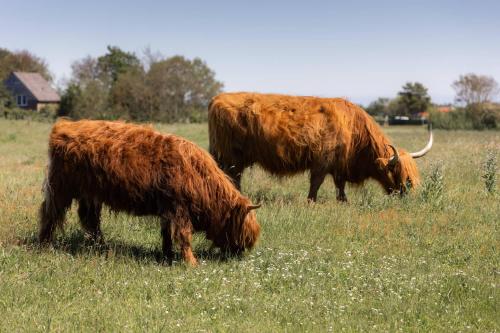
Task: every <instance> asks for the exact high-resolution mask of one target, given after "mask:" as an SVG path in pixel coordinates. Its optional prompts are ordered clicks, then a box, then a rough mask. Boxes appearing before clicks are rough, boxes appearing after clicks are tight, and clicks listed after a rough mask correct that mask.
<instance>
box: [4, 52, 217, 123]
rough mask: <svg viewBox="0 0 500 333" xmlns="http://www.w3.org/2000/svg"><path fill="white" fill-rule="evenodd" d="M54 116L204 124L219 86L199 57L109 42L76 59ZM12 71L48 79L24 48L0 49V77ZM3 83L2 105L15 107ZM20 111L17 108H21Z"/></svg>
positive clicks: (41, 63) (39, 62)
mask: <svg viewBox="0 0 500 333" xmlns="http://www.w3.org/2000/svg"><path fill="white" fill-rule="evenodd" d="M71 69H72V72H71V77H70V79H69V81H68V82H66V84H65V85H64V86H65V88H64V89H62V90H61V91H60V95H61V105H60V109H59V111H58V114H57V115H56V116H69V117H71V118H74V119H81V118H92V119H126V120H133V121H139V122H140V121H156V122H202V121H206V119H207V107H208V103H209V102H210V99H211V98H212V97H213V96H215V95H217V94H218V93H219V92H221V90H222V87H223V84H222V83H221V82H219V81H218V80H216V79H215V73H214V71H213V70H212V69H210V68H209V67H208V66H207V64H206V63H205V62H204V61H203V60H201V59H200V58H194V59H192V60H190V59H186V58H185V57H183V56H173V57H168V58H167V57H164V56H162V55H160V54H153V53H152V52H151V51H150V50H146V51H145V52H144V54H143V56H142V57H141V58H139V57H138V56H137V55H136V54H135V53H132V52H126V51H124V50H122V49H120V48H119V47H115V46H108V48H107V52H106V53H105V54H103V55H101V56H99V57H95V58H94V57H90V56H88V57H85V58H83V59H81V60H78V61H75V62H74V63H73V64H72V66H71ZM12 71H28V72H39V73H41V74H42V75H43V76H44V77H45V78H46V79H47V80H49V81H52V76H51V75H50V72H49V71H48V68H47V64H46V63H45V61H43V60H42V59H40V58H38V57H37V56H35V55H33V54H31V53H29V52H28V51H20V52H10V51H9V50H5V49H0V81H2V82H3V81H4V80H5V79H6V78H7V76H8V75H9V74H10V72H12ZM11 98H12V96H10V94H9V93H8V92H7V91H6V89H5V87H3V85H2V90H0V99H1V100H3V101H2V103H1V105H7V106H11V107H13V106H14V105H15V103H13V101H12V100H11ZM19 112H21V111H20V110H19Z"/></svg>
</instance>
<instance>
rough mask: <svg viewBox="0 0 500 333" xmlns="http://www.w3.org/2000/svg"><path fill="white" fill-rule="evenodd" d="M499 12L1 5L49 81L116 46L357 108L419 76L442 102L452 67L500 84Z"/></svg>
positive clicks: (498, 8) (2, 36)
mask: <svg viewBox="0 0 500 333" xmlns="http://www.w3.org/2000/svg"><path fill="white" fill-rule="evenodd" d="M499 15H500V1H499V0H495V1H487V0H484V1H482V0H477V1H472V0H471V1H468V0H454V1H448V0H434V1H427V0H422V1H403V0H400V1H385V0H381V1H375V0H374V1H326V0H325V1H315V0H308V1H293V0H289V1H271V0H268V1H260V0H253V1H237V0H233V1H217V0H212V1H189V0H185V1H148V0H141V1H106V0H101V1H94V0H86V1H67V0H65V1H55V0H53V1H51V0H45V1H41V0H23V1H11V0H7V1H5V0H0V47H3V48H7V49H9V50H21V49H27V50H29V51H31V52H33V53H35V54H36V55H38V56H40V57H42V58H44V59H45V60H46V61H47V63H48V64H49V68H50V70H51V71H52V73H54V74H55V77H56V82H59V83H61V82H63V80H64V79H65V78H66V79H67V78H69V77H70V75H71V63H72V62H74V61H75V60H78V59H81V58H83V57H85V56H87V55H91V56H95V57H97V56H100V55H103V54H104V53H105V52H106V46H107V45H114V46H118V47H120V48H122V49H124V50H126V51H130V52H135V53H136V54H137V55H141V54H142V53H143V51H144V49H145V48H147V47H149V48H150V49H151V50H152V51H157V52H160V53H161V54H163V55H165V56H172V55H177V54H180V55H184V56H186V57H188V58H193V57H200V58H201V59H203V60H204V61H206V63H207V64H208V66H209V67H211V68H212V69H213V70H214V71H215V73H216V78H217V79H218V80H220V81H222V82H223V83H224V90H226V91H256V92H272V93H285V94H296V95H314V96H322V97H346V98H348V99H350V100H351V101H353V102H357V103H361V104H365V105H366V104H368V103H369V102H370V101H372V100H374V99H376V98H377V97H394V96H396V94H397V92H398V91H399V90H400V88H401V86H402V85H403V84H404V83H405V82H408V81H411V82H414V81H418V82H421V83H423V84H424V85H425V86H426V87H427V88H428V89H429V94H430V95H431V97H432V99H433V101H434V102H436V103H448V102H452V101H453V99H454V91H453V89H452V88H451V84H452V82H453V81H454V80H456V79H458V77H459V75H461V74H466V73H471V72H473V73H477V74H483V75H489V76H492V77H494V78H495V79H496V80H497V81H498V82H500V18H499V17H500V16H499Z"/></svg>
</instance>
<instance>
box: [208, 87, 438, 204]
mask: <svg viewBox="0 0 500 333" xmlns="http://www.w3.org/2000/svg"><path fill="white" fill-rule="evenodd" d="M208 119H209V123H208V124H209V135H210V153H211V154H212V155H213V156H214V158H215V159H216V161H217V162H218V163H219V166H220V167H221V168H222V169H223V170H224V171H225V172H226V173H227V174H228V175H229V176H230V177H231V178H233V180H234V182H235V184H236V186H237V187H238V188H240V181H241V174H242V173H243V170H244V169H245V168H247V167H249V166H251V165H253V164H254V163H257V164H259V165H260V166H262V167H263V168H264V169H265V170H267V171H269V172H271V173H272V174H274V175H278V176H287V175H293V174H296V173H300V172H304V171H306V170H310V172H311V184H310V189H309V195H308V199H309V200H312V201H316V197H317V193H318V189H319V187H320V186H321V184H322V183H323V180H324V179H325V177H326V175H328V174H330V175H332V176H333V180H334V182H335V185H336V187H337V200H339V201H346V200H347V198H346V195H345V192H344V187H345V184H346V182H351V183H354V184H361V183H363V182H364V181H365V180H366V179H369V178H372V179H375V180H376V181H378V182H379V183H380V184H381V185H382V187H383V188H384V189H385V190H386V192H387V193H392V192H394V191H399V192H400V193H404V192H405V191H406V190H407V188H409V187H414V186H417V185H418V184H419V174H418V170H417V165H416V163H415V161H414V159H415V158H418V157H421V156H424V155H425V154H426V153H427V152H428V151H429V150H430V148H431V146H432V131H431V132H430V139H429V143H428V144H427V146H426V147H425V148H424V149H422V150H421V151H419V152H417V153H408V152H406V151H405V150H403V149H400V150H397V149H396V148H395V147H394V146H393V145H391V142H390V140H389V139H388V138H387V137H386V136H385V135H384V133H382V131H381V129H380V127H379V126H378V125H377V124H376V123H375V121H374V120H373V119H372V118H371V117H370V116H369V115H368V114H367V113H366V112H365V111H364V110H362V109H361V108H360V107H358V106H356V105H355V104H353V103H350V102H348V101H346V100H344V99H341V98H317V97H300V96H286V95H266V94H256V93H224V94H220V95H218V96H216V97H215V98H213V99H212V102H211V103H210V106H209V113H208Z"/></svg>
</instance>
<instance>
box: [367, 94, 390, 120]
mask: <svg viewBox="0 0 500 333" xmlns="http://www.w3.org/2000/svg"><path fill="white" fill-rule="evenodd" d="M389 102H390V100H389V98H385V97H379V98H377V100H375V101H373V102H371V103H370V104H369V105H368V107H366V112H368V114H370V115H372V116H380V115H386V114H388V113H389V110H388V106H389Z"/></svg>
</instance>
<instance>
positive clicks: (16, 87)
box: [5, 72, 61, 111]
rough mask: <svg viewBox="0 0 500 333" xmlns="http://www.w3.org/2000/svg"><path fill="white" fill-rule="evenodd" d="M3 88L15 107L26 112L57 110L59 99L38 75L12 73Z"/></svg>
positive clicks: (54, 91)
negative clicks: (8, 93)
mask: <svg viewBox="0 0 500 333" xmlns="http://www.w3.org/2000/svg"><path fill="white" fill-rule="evenodd" d="M5 86H6V87H7V89H8V90H9V91H10V92H11V93H12V95H13V96H14V101H15V103H16V105H17V106H18V107H20V108H23V109H27V110H36V111H40V110H42V109H44V108H48V109H57V108H58V107H59V103H60V101H61V97H59V94H58V93H57V91H56V90H55V89H54V88H52V87H51V86H50V84H49V83H48V82H47V80H45V79H44V78H43V77H42V76H41V75H40V74H39V73H27V72H12V73H11V74H10V75H9V77H8V78H7V80H5Z"/></svg>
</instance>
